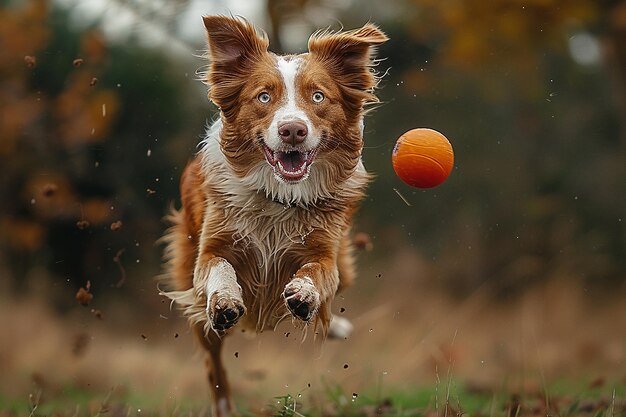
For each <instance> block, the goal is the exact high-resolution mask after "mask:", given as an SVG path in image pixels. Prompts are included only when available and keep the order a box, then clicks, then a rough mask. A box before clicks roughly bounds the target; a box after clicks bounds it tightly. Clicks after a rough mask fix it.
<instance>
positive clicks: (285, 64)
mask: <svg viewBox="0 0 626 417" xmlns="http://www.w3.org/2000/svg"><path fill="white" fill-rule="evenodd" d="M301 64H302V58H297V57H296V58H286V57H278V59H277V62H276V67H277V69H278V71H279V73H280V75H281V76H282V78H283V83H284V86H285V92H286V94H285V97H284V98H283V102H282V105H281V107H279V108H278V110H277V111H276V113H275V114H274V118H273V119H272V123H271V124H270V127H269V132H267V133H268V134H267V136H266V138H267V139H266V141H265V143H266V145H267V146H268V147H269V148H270V149H272V150H278V149H282V148H284V145H283V142H282V140H281V139H280V136H279V134H278V126H279V125H280V124H281V123H284V122H289V121H301V122H303V123H304V124H305V125H306V127H307V131H308V135H307V139H306V140H305V141H304V142H303V143H302V145H300V146H299V148H301V149H302V150H311V149H314V148H315V147H316V146H317V145H319V142H320V138H319V136H318V135H317V130H316V129H315V127H314V126H313V124H312V123H311V120H310V119H309V117H308V116H307V114H306V112H305V111H304V110H303V109H302V108H301V107H300V106H298V97H297V92H296V75H297V74H298V70H299V69H300V66H301Z"/></svg>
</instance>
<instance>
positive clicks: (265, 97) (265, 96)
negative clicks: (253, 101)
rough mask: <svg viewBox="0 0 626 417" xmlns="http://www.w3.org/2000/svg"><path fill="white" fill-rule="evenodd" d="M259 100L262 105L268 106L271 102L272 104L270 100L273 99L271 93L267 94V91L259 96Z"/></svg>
mask: <svg viewBox="0 0 626 417" xmlns="http://www.w3.org/2000/svg"><path fill="white" fill-rule="evenodd" d="M257 98H258V99H259V101H260V102H261V103H263V104H267V103H269V102H270V99H271V97H270V95H269V93H268V92H266V91H263V92H262V93H261V94H259V95H258V96H257Z"/></svg>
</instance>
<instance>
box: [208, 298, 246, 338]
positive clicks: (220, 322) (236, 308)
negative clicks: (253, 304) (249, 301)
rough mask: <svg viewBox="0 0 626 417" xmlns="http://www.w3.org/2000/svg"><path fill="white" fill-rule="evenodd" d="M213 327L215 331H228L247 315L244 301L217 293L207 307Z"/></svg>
mask: <svg viewBox="0 0 626 417" xmlns="http://www.w3.org/2000/svg"><path fill="white" fill-rule="evenodd" d="M207 313H208V316H209V320H210V321H211V327H213V329H215V330H222V331H223V330H228V329H230V328H231V327H233V326H234V325H235V324H237V322H238V321H239V319H240V318H241V316H243V315H244V314H245V313H246V307H245V306H244V305H243V301H242V300H241V299H238V298H233V297H231V296H228V295H224V294H221V293H220V292H215V293H213V295H212V296H211V301H210V302H209V303H208V306H207Z"/></svg>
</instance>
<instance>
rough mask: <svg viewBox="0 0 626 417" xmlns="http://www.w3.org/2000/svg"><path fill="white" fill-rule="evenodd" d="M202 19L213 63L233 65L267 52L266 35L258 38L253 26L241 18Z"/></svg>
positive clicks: (217, 17) (213, 17)
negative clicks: (238, 61) (240, 60)
mask: <svg viewBox="0 0 626 417" xmlns="http://www.w3.org/2000/svg"><path fill="white" fill-rule="evenodd" d="M202 19H203V20H204V27H205V28H206V31H207V35H208V46H209V55H210V58H211V61H213V62H221V63H231V64H235V63H237V62H236V61H237V60H239V59H245V58H254V57H255V56H257V55H259V54H262V53H263V52H266V51H267V48H268V46H269V41H268V38H267V35H265V34H264V33H261V36H259V34H258V33H257V31H256V29H255V28H254V26H253V25H252V24H251V23H250V22H248V21H247V20H245V19H243V18H237V17H229V16H203V17H202Z"/></svg>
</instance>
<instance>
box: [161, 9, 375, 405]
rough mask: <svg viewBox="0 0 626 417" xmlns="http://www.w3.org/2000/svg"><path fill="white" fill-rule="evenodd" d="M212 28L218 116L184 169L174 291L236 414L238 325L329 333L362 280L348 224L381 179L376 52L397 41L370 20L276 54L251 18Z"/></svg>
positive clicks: (175, 216)
mask: <svg viewBox="0 0 626 417" xmlns="http://www.w3.org/2000/svg"><path fill="white" fill-rule="evenodd" d="M204 25H205V27H206V30H207V33H208V58H209V59H210V65H209V68H208V71H207V72H206V83H207V84H208V86H209V94H208V96H209V98H210V100H211V101H213V102H214V103H215V104H216V105H217V106H218V107H219V109H220V119H219V120H218V121H217V122H215V123H214V124H213V125H212V126H211V127H210V128H209V130H208V132H207V135H206V138H205V139H204V141H203V142H202V147H201V150H200V152H199V153H198V155H197V156H196V157H195V159H193V160H192V161H191V162H190V163H189V164H188V165H187V167H186V168H185V170H184V172H183V175H182V178H181V182H180V186H181V200H182V208H181V209H180V210H179V211H175V210H174V211H173V212H172V214H171V215H170V218H169V219H170V221H171V222H172V224H173V226H172V227H171V228H170V230H169V231H168V233H167V235H166V236H165V240H166V242H167V248H166V258H167V269H168V271H167V272H168V274H167V276H168V278H167V285H168V288H169V289H170V290H171V291H168V292H165V293H164V294H165V295H167V296H168V297H170V298H172V299H173V300H175V301H176V302H177V303H178V304H180V305H181V306H182V307H183V309H184V314H185V315H186V316H187V317H188V318H189V321H190V324H191V326H192V327H193V329H194V331H195V333H196V334H197V336H198V338H199V340H200V341H201V343H202V345H203V346H204V347H205V348H206V349H207V351H208V353H209V355H208V359H207V367H208V371H209V380H210V385H211V388H212V391H213V410H214V415H217V416H222V417H223V416H228V415H230V413H231V410H232V405H231V403H230V393H229V388H228V382H227V380H226V375H225V372H224V369H223V366H222V362H221V359H220V352H221V346H222V342H223V337H224V336H225V335H226V333H227V332H229V329H231V328H233V327H234V326H235V324H237V326H238V327H241V328H242V329H246V330H250V331H253V332H260V331H263V330H265V329H272V328H274V327H275V326H276V325H277V324H278V323H279V322H280V321H281V320H282V319H285V318H292V319H293V320H294V323H296V324H297V323H303V324H304V325H305V326H306V325H307V324H309V323H311V324H312V325H313V328H314V330H315V332H316V334H320V335H321V336H322V337H326V335H327V333H328V330H329V326H330V324H331V318H332V317H331V311H330V307H331V302H332V300H333V297H334V296H335V294H336V293H337V292H338V291H339V290H341V289H342V288H345V287H347V286H348V285H350V283H351V282H352V280H353V278H354V264H353V257H352V247H351V240H350V237H349V233H350V226H351V220H352V216H353V214H354V212H355V211H356V209H357V206H358V204H359V202H360V201H361V199H362V198H363V195H364V189H365V187H366V185H367V182H368V179H369V175H368V174H367V173H366V171H365V169H364V167H363V164H362V162H361V151H362V148H363V137H362V135H363V116H364V113H365V106H367V105H368V104H371V103H375V102H377V99H376V96H375V95H374V94H373V90H374V88H375V87H376V84H377V81H378V79H377V77H376V74H375V72H374V70H373V65H374V53H375V48H376V46H377V45H380V44H381V43H383V42H385V41H386V40H387V37H386V35H385V34H384V33H383V32H382V31H380V30H379V29H378V28H377V27H376V26H374V25H372V24H369V23H368V24H366V25H365V26H363V27H362V28H360V29H357V30H353V31H348V32H339V33H333V32H330V31H323V32H318V33H315V34H313V35H312V36H311V38H310V39H309V52H308V53H306V54H300V55H289V56H277V55H275V54H273V53H271V52H269V51H268V44H269V42H268V39H267V36H266V35H265V34H259V33H258V32H257V31H256V29H255V28H254V27H253V26H252V25H251V24H250V23H248V22H247V21H246V20H244V19H241V18H233V17H226V16H207V17H204Z"/></svg>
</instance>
